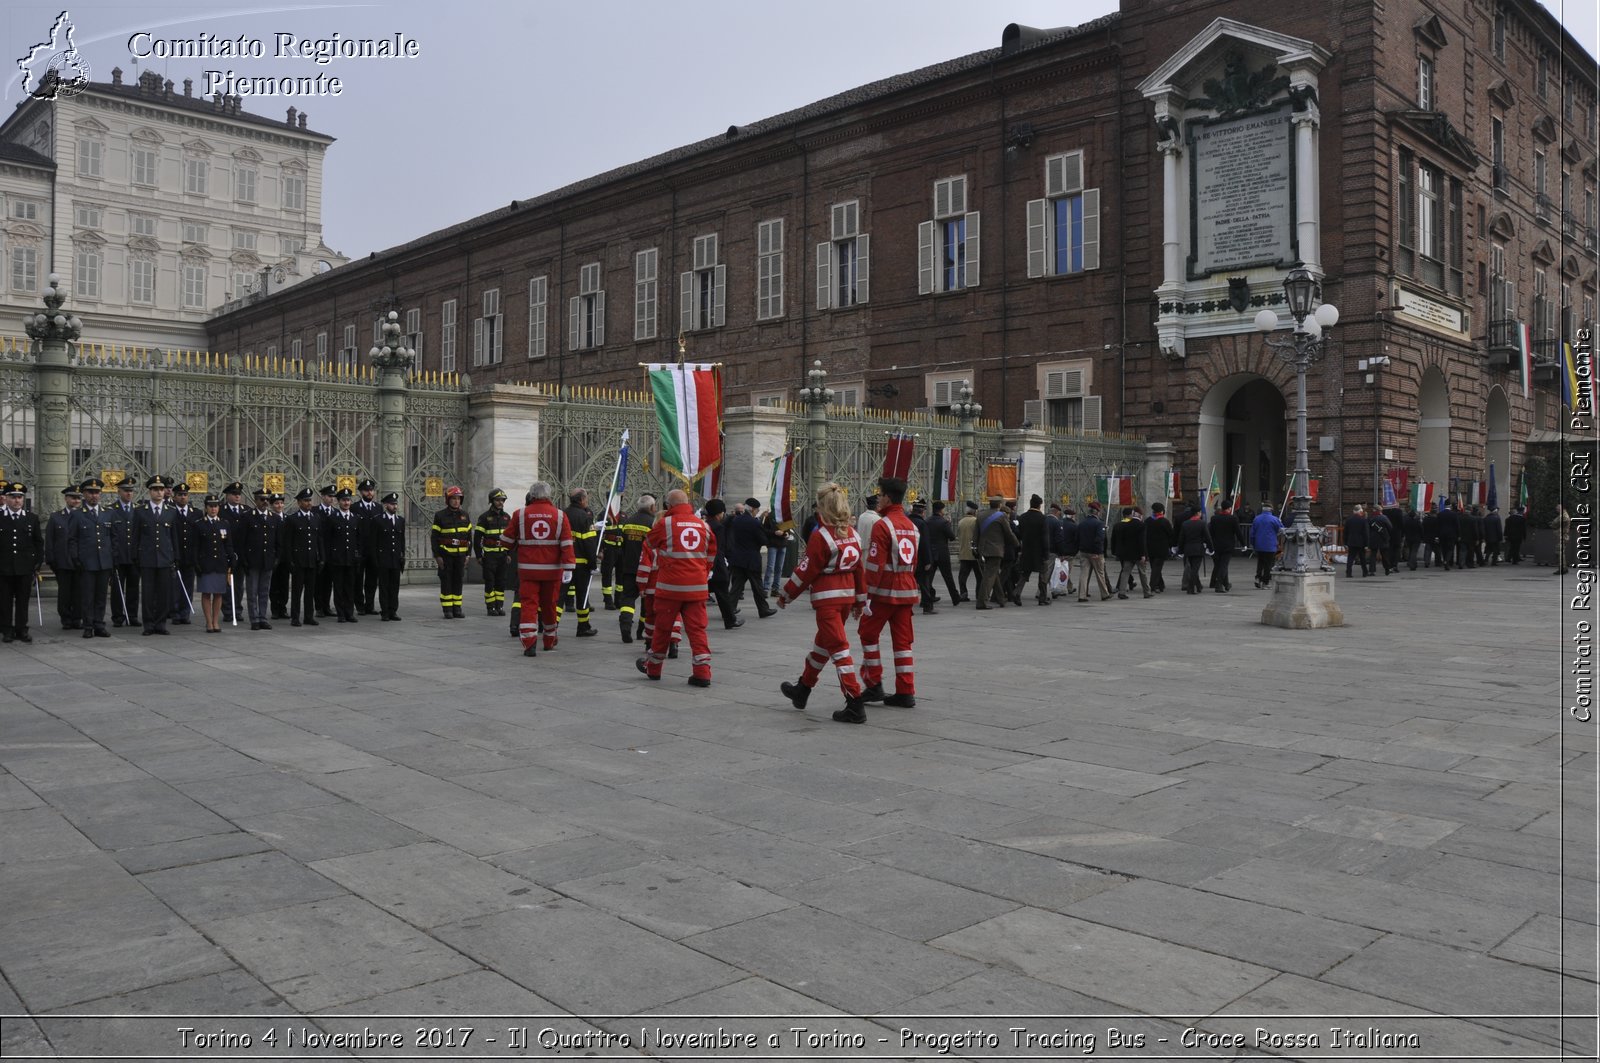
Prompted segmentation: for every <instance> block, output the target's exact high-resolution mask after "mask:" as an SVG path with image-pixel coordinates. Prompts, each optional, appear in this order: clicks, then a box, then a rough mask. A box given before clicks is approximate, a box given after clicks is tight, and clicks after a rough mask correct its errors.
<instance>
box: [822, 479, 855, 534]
mask: <svg viewBox="0 0 1600 1063" xmlns="http://www.w3.org/2000/svg"><path fill="white" fill-rule="evenodd" d="M817 520H819V521H820V522H822V523H823V524H826V525H828V526H829V527H830V528H834V529H839V528H844V527H846V526H849V525H851V524H853V523H854V522H853V521H852V519H851V516H850V503H849V502H847V501H846V500H845V497H844V491H843V490H841V489H840V487H839V485H838V484H836V483H834V482H832V481H831V480H830V481H829V482H828V483H825V484H823V485H822V486H821V487H819V488H817Z"/></svg>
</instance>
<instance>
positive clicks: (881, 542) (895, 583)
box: [866, 506, 922, 605]
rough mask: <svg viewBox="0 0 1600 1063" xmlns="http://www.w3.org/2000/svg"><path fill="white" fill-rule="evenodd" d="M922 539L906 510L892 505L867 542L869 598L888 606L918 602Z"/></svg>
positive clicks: (873, 527)
mask: <svg viewBox="0 0 1600 1063" xmlns="http://www.w3.org/2000/svg"><path fill="white" fill-rule="evenodd" d="M920 538H921V537H920V536H919V535H918V533H917V526H916V525H915V524H912V523H911V518H910V517H908V516H906V511H905V510H903V509H901V508H900V507H899V506H889V507H888V508H887V509H885V510H884V511H883V519H882V520H880V521H878V523H876V524H874V525H873V526H872V542H871V543H869V544H868V545H867V566H866V567H867V597H868V598H871V599H872V600H873V601H874V602H882V603H884V604H885V605H915V604H917V602H918V601H919V600H920V599H921V597H922V592H921V591H919V590H918V589H917V551H918V548H919V547H920V546H921V542H920Z"/></svg>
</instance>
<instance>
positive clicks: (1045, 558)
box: [1012, 495, 1053, 605]
mask: <svg viewBox="0 0 1600 1063" xmlns="http://www.w3.org/2000/svg"><path fill="white" fill-rule="evenodd" d="M1043 507H1044V499H1042V498H1040V497H1039V496H1038V495H1030V496H1029V497H1028V511H1027V512H1026V513H1024V514H1023V515H1022V516H1021V517H1019V518H1018V519H1017V538H1018V539H1019V540H1020V542H1021V545H1020V546H1019V547H1018V548H1017V591H1016V596H1015V597H1013V598H1012V601H1014V602H1016V603H1017V604H1018V605H1020V604H1022V602H1021V599H1022V588H1023V585H1024V584H1026V583H1027V582H1028V576H1029V575H1030V574H1032V573H1035V572H1037V573H1038V574H1039V578H1038V580H1037V584H1038V594H1037V596H1036V597H1035V598H1034V601H1036V602H1038V603H1039V604H1040V605H1049V604H1050V576H1051V575H1052V571H1053V566H1052V565H1051V564H1050V522H1049V521H1048V520H1047V519H1046V518H1045V515H1044V508H1043Z"/></svg>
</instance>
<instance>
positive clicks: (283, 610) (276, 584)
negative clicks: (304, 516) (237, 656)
mask: <svg viewBox="0 0 1600 1063" xmlns="http://www.w3.org/2000/svg"><path fill="white" fill-rule="evenodd" d="M268 498H269V499H271V498H276V499H277V500H278V501H279V502H282V501H283V500H284V498H283V496H282V495H280V494H278V493H277V492H276V491H274V492H273V493H272V494H271V495H269V496H268ZM298 508H299V503H298V502H296V503H295V507H294V508H293V509H290V510H289V511H288V513H284V514H283V519H284V520H288V519H289V514H290V513H293V512H295V510H296V509H298ZM280 512H282V510H281V508H280ZM268 598H269V601H270V602H271V606H272V619H274V620H287V619H289V555H288V553H287V552H286V551H285V550H284V548H283V528H282V526H280V527H279V528H278V556H277V560H276V561H275V562H274V563H273V566H272V589H271V590H270V591H269V592H268ZM263 619H265V618H264V617H263Z"/></svg>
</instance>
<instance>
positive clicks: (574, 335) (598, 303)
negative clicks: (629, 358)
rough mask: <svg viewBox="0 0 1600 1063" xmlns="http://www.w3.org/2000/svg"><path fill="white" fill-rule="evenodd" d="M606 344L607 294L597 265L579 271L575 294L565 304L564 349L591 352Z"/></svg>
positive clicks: (592, 263)
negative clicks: (565, 334)
mask: <svg viewBox="0 0 1600 1063" xmlns="http://www.w3.org/2000/svg"><path fill="white" fill-rule="evenodd" d="M605 342H606V293H605V289H603V288H601V287H600V263H598V262H590V263H589V264H588V265H586V266H584V267H583V268H582V269H580V270H579V271H578V294H577V295H574V296H573V297H572V301H571V302H570V303H568V304H567V347H568V348H569V349H571V350H574V351H592V350H598V349H599V348H601V347H603V346H605Z"/></svg>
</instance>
